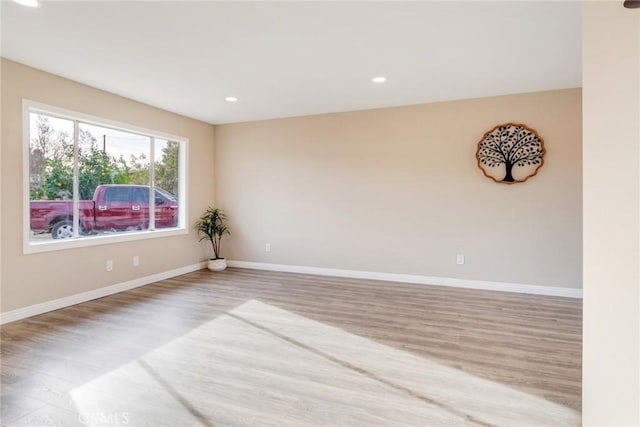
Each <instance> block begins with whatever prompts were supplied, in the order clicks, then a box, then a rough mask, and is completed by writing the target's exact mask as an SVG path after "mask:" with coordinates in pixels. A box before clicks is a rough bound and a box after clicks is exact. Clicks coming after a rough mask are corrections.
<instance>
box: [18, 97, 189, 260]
mask: <svg viewBox="0 0 640 427" xmlns="http://www.w3.org/2000/svg"><path fill="white" fill-rule="evenodd" d="M30 113H39V114H44V115H48V116H52V117H57V118H61V119H66V120H73V121H74V128H77V122H78V121H79V122H82V123H86V124H89V125H95V126H102V127H105V128H111V129H114V130H119V131H124V132H129V133H134V134H138V135H142V136H145V137H149V138H150V140H151V150H152V154H153V150H154V149H155V147H154V144H153V141H154V139H155V138H160V139H166V140H168V141H176V142H179V143H180V151H179V155H178V171H179V173H180V177H179V181H180V184H179V185H180V187H179V194H177V195H176V196H177V197H178V209H179V211H178V225H177V226H176V227H173V228H171V229H157V230H154V229H153V227H152V226H151V222H150V223H149V224H150V228H149V230H143V231H136V232H126V233H122V234H113V235H100V236H87V237H82V238H81V239H75V238H74V239H60V240H51V241H42V242H32V241H31V200H30V198H29V179H30V155H31V154H30V144H31V141H30V132H31V130H30V122H29V120H30V119H29V114H30ZM75 131H76V132H77V129H75ZM74 138H76V136H75V135H74ZM22 139H23V143H22V185H23V190H22V198H23V203H22V212H23V215H22V221H23V224H22V230H23V238H22V241H23V253H24V254H33V253H41V252H49V251H57V250H65V249H71V248H84V247H88V246H99V245H108V244H113V243H120V242H130V241H136V240H146V239H154V238H159V237H170V236H179V235H185V234H188V233H189V230H188V228H187V223H186V222H187V218H189V216H188V212H187V206H188V203H187V198H188V188H189V186H188V183H187V177H188V176H189V173H188V170H187V167H188V164H187V163H188V162H187V159H188V158H189V156H188V153H189V139H188V138H185V137H182V136H177V135H171V134H168V133H164V132H159V131H156V130H151V129H146V128H143V127H139V126H135V125H131V124H128V123H122V122H117V121H114V120H109V119H105V118H102V117H96V116H92V115H89V114H84V113H79V112H77V111H72V110H67V109H64V108H60V107H55V106H52V105H47V104H43V103H39V102H35V101H31V100H28V99H23V100H22ZM74 146H75V147H76V149H77V143H75V142H74ZM151 159H153V157H151ZM75 179H76V178H75V175H74V180H75ZM150 179H153V177H150ZM154 184H155V183H154ZM74 187H75V188H77V186H74ZM154 187H155V185H154ZM149 194H150V195H152V194H153V192H151V191H150V192H149ZM150 197H151V196H150ZM74 200H76V197H75V195H74ZM74 211H76V209H74ZM75 213H76V214H77V211H76V212H75ZM150 216H151V212H150ZM75 217H76V215H74V218H75ZM76 228H77V227H76ZM74 234H75V233H74Z"/></svg>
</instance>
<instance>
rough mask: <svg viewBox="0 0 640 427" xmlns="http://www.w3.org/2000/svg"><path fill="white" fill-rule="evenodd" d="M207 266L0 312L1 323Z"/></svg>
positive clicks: (156, 275) (162, 274)
mask: <svg viewBox="0 0 640 427" xmlns="http://www.w3.org/2000/svg"><path fill="white" fill-rule="evenodd" d="M206 266H207V263H206V262H201V263H198V264H192V265H188V266H186V267H180V268H176V269H174V270H169V271H164V272H162V273H157V274H152V275H150V276H145V277H140V278H138V279H133V280H129V281H127V282H123V283H117V284H115V285H111V286H106V287H104V288H100V289H95V290H93V291H88V292H82V293H79V294H75V295H71V296H68V297H64V298H59V299H55V300H53V301H47V302H43V303H40V304H34V305H30V306H28V307H23V308H19V309H17V310H11V311H8V312H6V313H0V325H3V324H5V323H9V322H15V321H16V320H20V319H24V318H27V317H31V316H36V315H38V314H42V313H46V312H48V311H53V310H58V309H61V308H64V307H69V306H71V305H76V304H80V303H82V302H86V301H91V300H93V299H96V298H102V297H106V296H107V295H112V294H116V293H118V292H122V291H127V290H129V289H133V288H137V287H140V286H144V285H148V284H150V283H154V282H157V281H160V280H164V279H170V278H171V277H176V276H180V275H182V274H187V273H191V272H192V271H197V270H200V269H202V268H205V267H206Z"/></svg>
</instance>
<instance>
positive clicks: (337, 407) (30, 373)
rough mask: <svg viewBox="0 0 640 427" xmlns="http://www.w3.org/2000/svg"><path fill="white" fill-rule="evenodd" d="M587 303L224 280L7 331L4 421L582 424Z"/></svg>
mask: <svg viewBox="0 0 640 427" xmlns="http://www.w3.org/2000/svg"><path fill="white" fill-rule="evenodd" d="M581 319H582V303H581V301H580V300H574V299H566V298H558V297H542V296H529V295H521V294H509V293H496V292H487V291H475V290H466V289H455V288H443V287H430V286H421V285H409V284H399V283H385V282H377V281H367V280H352V279H341V278H328V277H318V276H306V275H300V274H285V273H273V272H260V271H251V270H240V269H228V270H227V271H224V272H221V273H210V272H208V271H200V272H195V273H191V274H187V275H184V276H180V277H177V278H174V279H170V280H165V281H162V282H159V283H156V284H153V285H148V286H144V287H141V288H137V289H134V290H131V291H128V292H124V293H120V294H117V295H112V296H109V297H106V298H102V299H99V300H94V301H91V302H88V303H84V304H80V305H77V306H74V307H69V308H66V309H62V310H58V311H55V312H51V313H47V314H43V315H40V316H36V317H32V318H30V319H27V320H23V321H18V322H14V323H10V324H8V325H4V326H3V327H2V341H1V344H2V348H1V355H2V360H1V364H2V413H1V415H2V425H3V426H49V425H56V426H78V425H95V426H107V425H129V426H156V425H165V426H171V427H179V426H226V425H228V426H240V425H246V426H262V425H268V426H307V425H309V426H319V425H324V426H383V425H384V426H404V425H406V426H439V425H483V426H486V425H506V426H520V425H522V426H527V425H531V426H539V425H578V424H580V410H581V408H580V401H581V341H582V337H581V329H582V320H581Z"/></svg>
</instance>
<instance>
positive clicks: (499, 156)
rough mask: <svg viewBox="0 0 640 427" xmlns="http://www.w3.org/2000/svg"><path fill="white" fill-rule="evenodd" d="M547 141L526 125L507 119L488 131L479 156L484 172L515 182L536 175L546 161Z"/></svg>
mask: <svg viewBox="0 0 640 427" xmlns="http://www.w3.org/2000/svg"><path fill="white" fill-rule="evenodd" d="M544 154H545V149H544V141H543V140H542V138H540V136H539V135H538V134H537V133H536V131H535V130H533V129H530V128H528V127H527V126H525V125H521V124H516V123H507V124H504V125H499V126H496V127H494V128H493V129H491V130H490V131H489V132H487V133H485V134H484V136H483V137H482V140H480V142H479V143H478V151H477V152H476V158H477V160H478V167H479V168H480V170H481V171H482V173H483V174H484V175H485V176H486V177H487V178H491V179H493V180H494V181H496V182H500V183H503V184H515V183H517V182H524V181H526V180H527V179H528V178H531V177H532V176H534V175H535V174H536V173H537V172H538V169H540V168H541V167H542V165H543V163H544Z"/></svg>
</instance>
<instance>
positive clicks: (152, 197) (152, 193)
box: [149, 136, 156, 231]
mask: <svg viewBox="0 0 640 427" xmlns="http://www.w3.org/2000/svg"><path fill="white" fill-rule="evenodd" d="M149 155H150V160H149V230H151V231H153V230H155V229H156V183H155V181H156V177H155V163H156V161H155V160H156V138H155V137H153V136H152V137H151V147H150V150H149Z"/></svg>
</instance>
